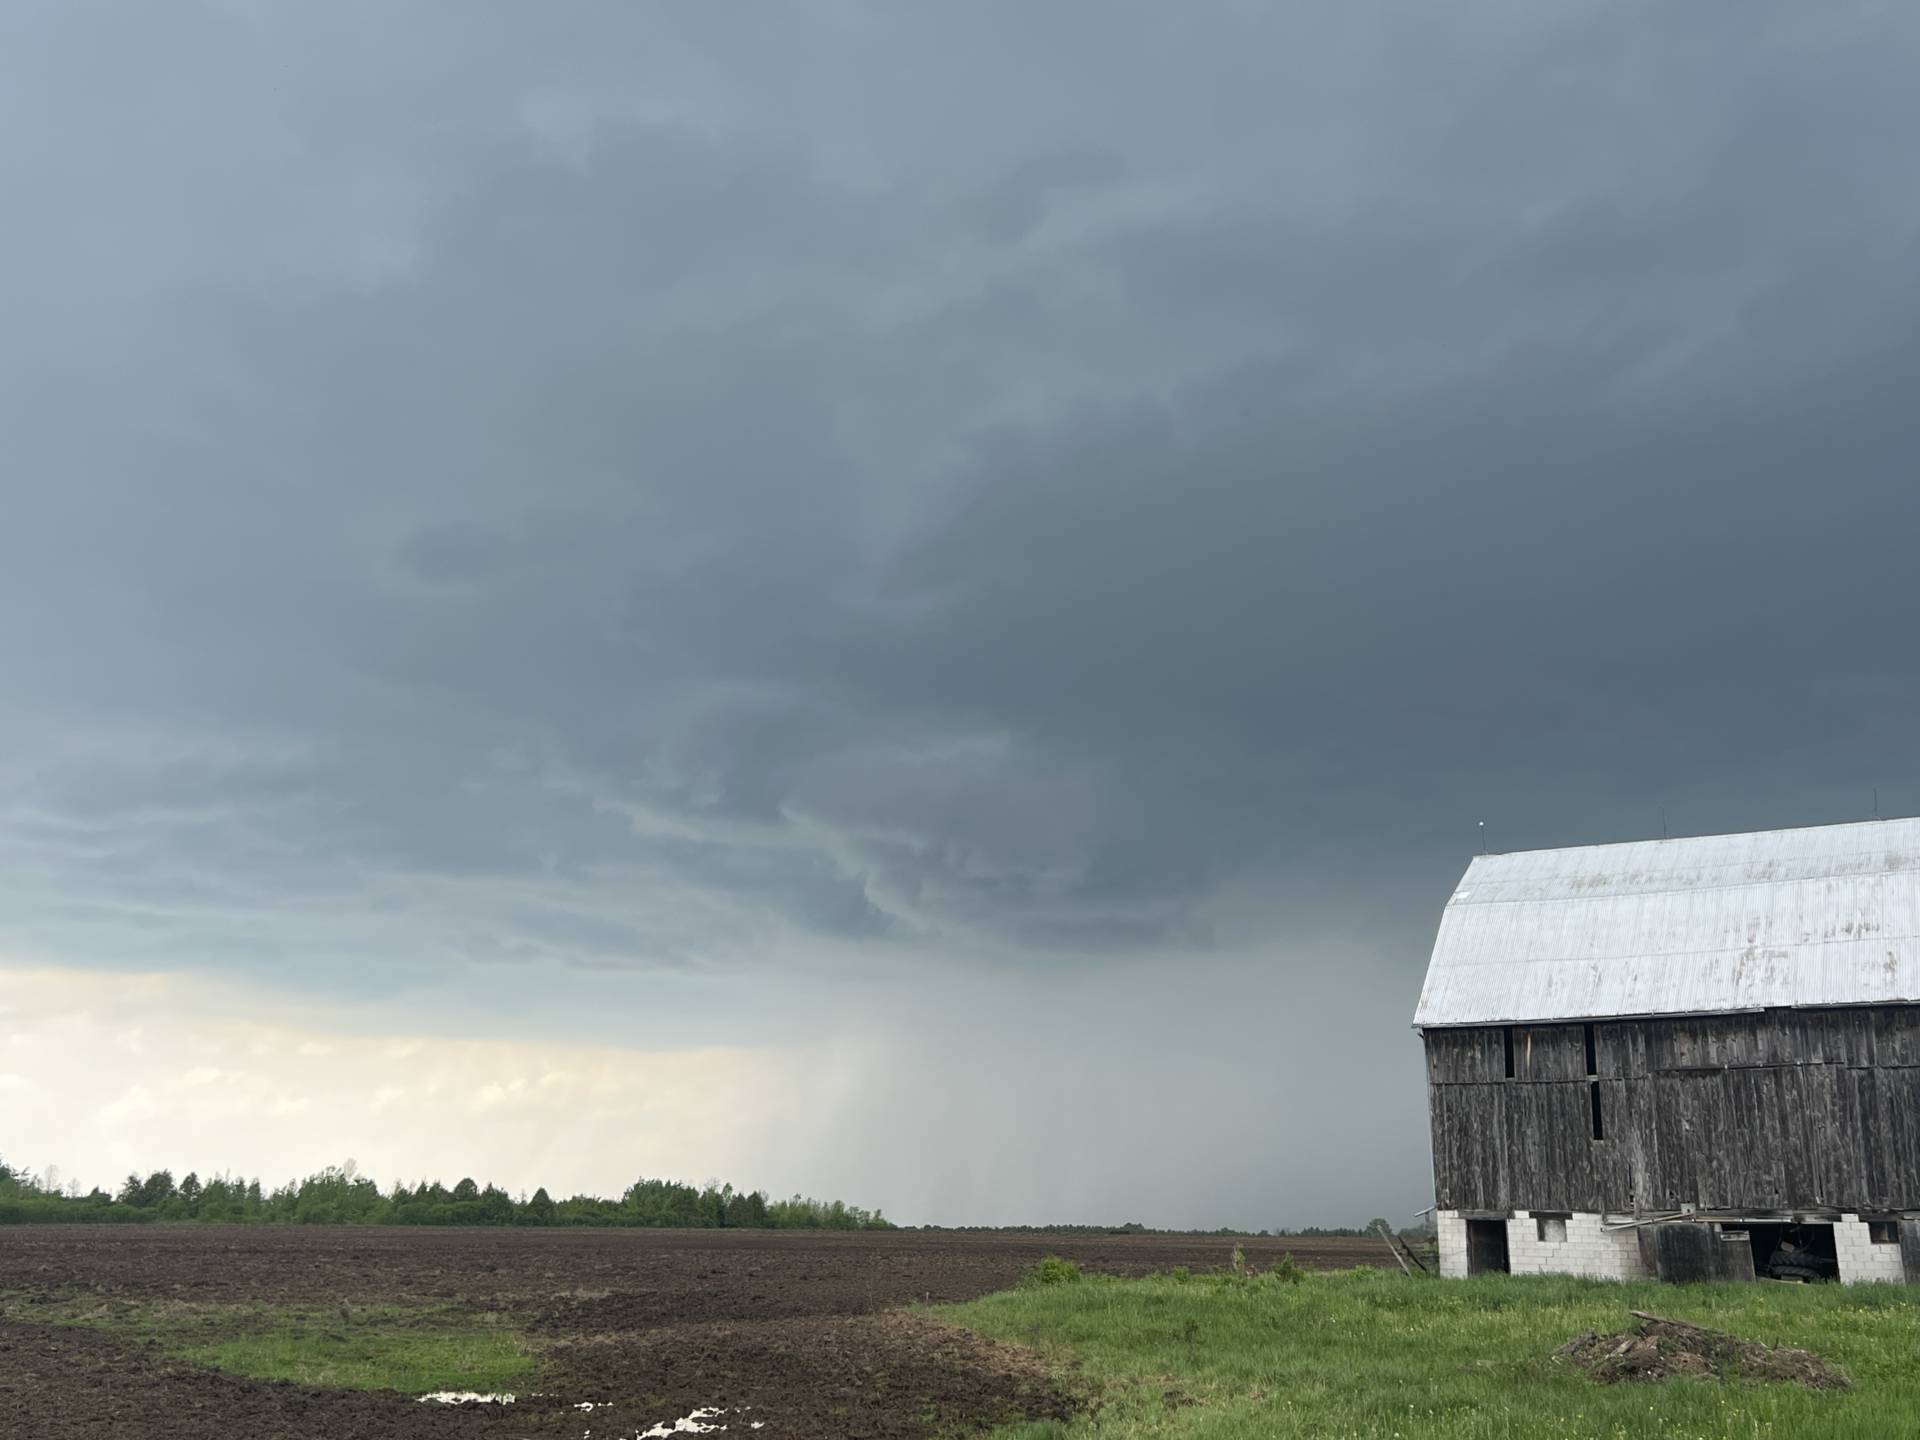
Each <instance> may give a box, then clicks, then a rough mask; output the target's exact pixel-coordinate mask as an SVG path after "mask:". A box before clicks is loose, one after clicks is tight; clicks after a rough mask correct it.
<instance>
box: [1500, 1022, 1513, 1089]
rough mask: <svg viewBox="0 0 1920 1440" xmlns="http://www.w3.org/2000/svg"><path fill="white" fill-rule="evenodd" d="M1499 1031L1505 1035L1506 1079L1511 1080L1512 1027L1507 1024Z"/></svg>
mask: <svg viewBox="0 0 1920 1440" xmlns="http://www.w3.org/2000/svg"><path fill="white" fill-rule="evenodd" d="M1501 1033H1502V1034H1503V1035H1505V1036H1506V1037H1507V1079H1509V1080H1511V1079H1512V1078H1513V1027H1512V1026H1511V1025H1509V1026H1507V1028H1506V1029H1505V1030H1503V1031H1502V1032H1501Z"/></svg>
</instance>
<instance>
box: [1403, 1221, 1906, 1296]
mask: <svg viewBox="0 0 1920 1440" xmlns="http://www.w3.org/2000/svg"><path fill="white" fill-rule="evenodd" d="M1433 1218H1434V1228H1435V1231H1436V1233H1437V1236H1438V1239H1439V1245H1440V1273H1441V1274H1442V1275H1443V1276H1445V1277H1447V1278H1448V1279H1456V1278H1458V1277H1461V1276H1464V1275H1465V1274H1466V1273H1467V1222H1466V1221H1465V1220H1464V1219H1462V1218H1461V1216H1460V1212H1459V1211H1457V1210H1440V1211H1436V1212H1435V1214H1434V1217H1433ZM1601 1220H1602V1217H1601V1216H1599V1215H1574V1216H1571V1217H1569V1219H1568V1220H1567V1238H1566V1239H1565V1240H1563V1241H1553V1240H1549V1241H1542V1240H1541V1239H1540V1236H1539V1227H1538V1226H1537V1225H1536V1224H1535V1223H1534V1218H1533V1216H1532V1215H1531V1214H1530V1213H1528V1212H1527V1211H1525V1210H1516V1211H1514V1213H1513V1218H1512V1219H1511V1220H1509V1221H1507V1264H1508V1267H1509V1268H1510V1269H1511V1270H1512V1271H1513V1273H1514V1274H1516V1275H1592V1276H1597V1277H1598V1278H1600V1279H1603V1280H1635V1279H1639V1278H1641V1277H1643V1276H1645V1275H1646V1273H1647V1270H1646V1267H1645V1266H1644V1265H1642V1264H1641V1263H1640V1241H1639V1239H1638V1237H1637V1236H1636V1235H1635V1234H1634V1232H1633V1231H1631V1230H1611V1231H1609V1230H1605V1229H1602V1228H1601ZM1865 1233H1866V1228H1865V1227H1864V1226H1862V1227H1861V1234H1862V1235H1864V1234H1865ZM1882 1248H1884V1247H1882ZM1895 1249H1898V1247H1897V1246H1896V1247H1895ZM1896 1258H1897V1257H1896Z"/></svg>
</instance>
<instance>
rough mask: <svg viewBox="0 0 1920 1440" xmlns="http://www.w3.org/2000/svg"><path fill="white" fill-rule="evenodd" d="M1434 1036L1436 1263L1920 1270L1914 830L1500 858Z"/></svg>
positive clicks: (1461, 941)
mask: <svg viewBox="0 0 1920 1440" xmlns="http://www.w3.org/2000/svg"><path fill="white" fill-rule="evenodd" d="M1414 1026H1415V1028H1416V1029H1417V1030H1418V1031H1419V1032H1420V1034H1421V1036H1422V1037H1423V1039H1424V1042H1425V1045H1426V1053H1427V1094H1428V1103H1429V1113H1430V1117H1431V1122H1432V1130H1433V1170H1434V1198H1435V1204H1436V1211H1435V1214H1436V1220H1437V1226H1438V1230H1439V1240H1440V1268H1441V1273H1442V1274H1444V1275H1466V1274H1473V1273H1479V1272H1481V1271H1487V1270H1511V1271H1514V1272H1533V1273H1557V1274H1579V1275H1597V1276H1605V1277H1611V1278H1618V1279H1628V1278H1634V1277H1641V1276H1658V1277H1660V1278H1664V1279H1674V1280H1684V1279H1708V1278H1718V1279H1750V1278H1754V1277H1755V1276H1756V1275H1771V1276H1773V1277H1774V1278H1781V1279H1823V1278H1835V1277H1837V1278H1839V1279H1841V1280H1844V1281H1862V1280H1914V1279H1920V819H1903V820H1876V821H1868V822H1863V823H1859V824H1850V825H1827V826H1819V827H1814V828H1809V829H1800V830H1768V831H1761V832H1757V833H1754V834H1748V835H1714V836H1700V837H1693V838H1686V839H1674V840H1653V841H1636V842H1632V843H1628V844H1621V845H1589V846H1580V847H1577V848H1572V849H1565V850H1535V851H1528V852H1523V853H1518V854H1510V855H1482V856H1479V857H1477V858H1476V859H1475V860H1474V861H1473V863H1472V864H1471V865H1469V866H1468V867H1467V873H1466V875H1465V876H1464V877H1463V878H1462V879H1461V881H1460V884H1459V886H1458V888H1457V889H1456V890H1455V891H1454V894H1453V897H1452V898H1451V899H1450V900H1449V901H1448V902H1447V906H1446V909H1445V911H1444V912H1443V914H1442V916H1441V920H1440V929H1439V934H1438V936H1437V938H1436V939H1435V941H1434V947H1433V958H1432V960H1431V961H1430V962H1429V965H1428V968H1427V978H1426V985H1425V987H1424V989H1423V990H1422V993H1421V996H1420V1005H1419V1009H1418V1011H1417V1012H1416V1014H1415V1016H1414Z"/></svg>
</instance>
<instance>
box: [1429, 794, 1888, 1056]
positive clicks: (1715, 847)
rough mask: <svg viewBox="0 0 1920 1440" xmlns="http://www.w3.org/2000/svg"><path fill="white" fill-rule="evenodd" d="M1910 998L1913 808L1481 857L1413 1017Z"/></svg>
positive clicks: (1552, 1016)
mask: <svg viewBox="0 0 1920 1440" xmlns="http://www.w3.org/2000/svg"><path fill="white" fill-rule="evenodd" d="M1899 1001H1909V1002H1916V1003H1920V819H1906V820H1872V821H1866V822H1863V823H1860V824H1853V825H1822V826H1817V827H1814V828H1811V829H1805V830H1762V831H1758V832H1756V833H1754V834H1751V835H1704V836H1697V837H1691V838H1687V839H1678V840H1641V841H1634V842H1632V843H1630V844H1625V845H1584V846H1580V847H1578V848H1575V849H1569V850H1529V851H1524V852H1521V853H1518V854H1513V855H1482V856H1479V857H1478V858H1476V859H1475V860H1474V862H1473V863H1472V864H1471V865H1469V866H1468V867H1467V873H1466V875H1465V876H1464V877H1462V879H1461V881H1460V885H1459V888H1458V889H1457V890H1455V891H1454V893H1453V898H1452V899H1451V900H1449V901H1448V902H1447V908H1446V910H1445V911H1444V912H1443V913H1442V915H1441V917H1440V933H1439V935H1438V937H1437V938H1436V939H1435V940H1434V943H1433V959H1432V961H1431V962H1430V963H1429V964H1428V966H1427V983H1426V986H1425V988H1424V989H1423V990H1422V991H1421V993H1420V1007H1419V1009H1418V1010H1417V1011H1416V1012H1415V1014H1414V1020H1413V1023H1414V1024H1415V1025H1416V1026H1429V1025H1499V1024H1508V1023H1518V1022H1525V1021H1537V1020H1591V1019H1605V1018H1609V1017H1616V1016H1629V1015H1685V1014H1710V1013H1715V1012H1726V1011H1734V1010H1758V1009H1764V1008H1768V1007H1771V1006H1794V1005H1873V1004H1886V1003H1891V1002H1899Z"/></svg>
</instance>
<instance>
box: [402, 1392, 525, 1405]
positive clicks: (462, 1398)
mask: <svg viewBox="0 0 1920 1440" xmlns="http://www.w3.org/2000/svg"><path fill="white" fill-rule="evenodd" d="M428 1401H432V1402H433V1403H434V1404H435V1405H511V1404H512V1403H513V1396H511V1395H482V1394H481V1393H480V1392H479V1391H477V1390H436V1391H434V1392H433V1393H432V1394H431V1395H422V1396H421V1397H420V1403H421V1404H423V1405H424V1404H426V1403H427V1402H428Z"/></svg>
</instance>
